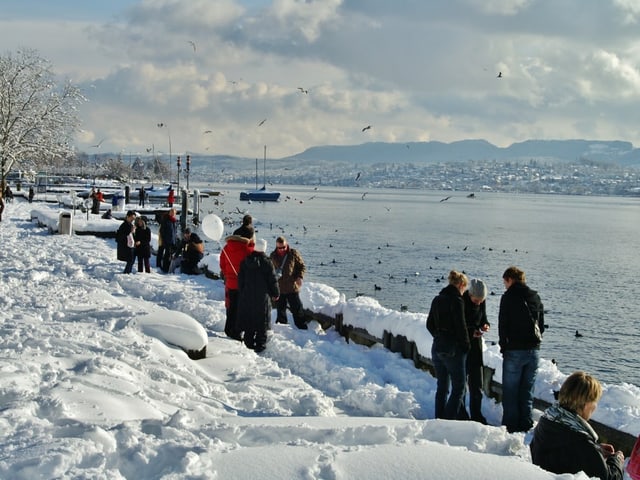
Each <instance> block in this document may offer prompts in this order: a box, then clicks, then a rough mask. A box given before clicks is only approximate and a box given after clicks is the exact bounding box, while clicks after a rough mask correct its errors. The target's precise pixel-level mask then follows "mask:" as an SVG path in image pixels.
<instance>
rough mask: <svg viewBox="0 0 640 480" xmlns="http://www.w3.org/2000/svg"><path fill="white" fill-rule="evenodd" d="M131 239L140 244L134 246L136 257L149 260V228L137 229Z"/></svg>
mask: <svg viewBox="0 0 640 480" xmlns="http://www.w3.org/2000/svg"><path fill="white" fill-rule="evenodd" d="M133 238H134V240H135V241H136V242H140V244H139V245H137V246H136V256H138V257H139V258H149V257H150V256H151V230H149V227H145V228H141V227H137V228H136V231H135V233H134V234H133Z"/></svg>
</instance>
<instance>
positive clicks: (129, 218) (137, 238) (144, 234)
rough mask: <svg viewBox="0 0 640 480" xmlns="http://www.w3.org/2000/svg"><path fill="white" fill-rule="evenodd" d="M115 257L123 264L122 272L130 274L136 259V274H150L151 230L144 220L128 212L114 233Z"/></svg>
mask: <svg viewBox="0 0 640 480" xmlns="http://www.w3.org/2000/svg"><path fill="white" fill-rule="evenodd" d="M116 243H117V257H118V260H120V261H123V262H125V267H124V272H123V273H131V272H132V271H133V265H134V263H135V260H136V258H137V259H138V272H143V271H145V272H146V273H151V263H150V261H149V259H150V258H151V230H150V229H149V227H148V226H147V222H145V220H144V218H142V217H139V216H137V215H136V212H134V211H133V210H129V211H128V212H127V214H126V216H125V219H124V221H123V222H122V223H121V224H120V227H118V231H117V232H116Z"/></svg>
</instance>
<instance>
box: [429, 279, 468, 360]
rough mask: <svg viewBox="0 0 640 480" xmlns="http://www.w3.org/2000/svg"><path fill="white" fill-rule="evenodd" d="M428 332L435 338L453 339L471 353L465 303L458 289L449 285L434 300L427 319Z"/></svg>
mask: <svg viewBox="0 0 640 480" xmlns="http://www.w3.org/2000/svg"><path fill="white" fill-rule="evenodd" d="M427 330H429V333H431V335H432V336H433V338H436V337H439V336H445V337H450V338H453V339H455V341H456V343H457V344H458V345H459V346H460V348H462V350H463V351H465V352H468V351H469V347H470V343H469V334H468V333H467V325H466V322H465V317H464V303H463V301H462V295H461V294H460V290H458V287H456V286H454V285H448V286H446V287H445V288H443V289H442V290H440V293H439V294H438V296H437V297H435V298H434V299H433V301H432V302H431V308H430V309H429V315H428V317H427Z"/></svg>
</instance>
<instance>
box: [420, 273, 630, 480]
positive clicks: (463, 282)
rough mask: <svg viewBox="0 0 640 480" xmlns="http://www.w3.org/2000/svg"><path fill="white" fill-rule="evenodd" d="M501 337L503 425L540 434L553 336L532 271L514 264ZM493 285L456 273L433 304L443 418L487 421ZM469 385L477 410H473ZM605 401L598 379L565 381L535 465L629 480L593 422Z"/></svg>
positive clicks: (537, 445) (536, 438) (576, 376)
mask: <svg viewBox="0 0 640 480" xmlns="http://www.w3.org/2000/svg"><path fill="white" fill-rule="evenodd" d="M502 279H503V282H504V287H505V292H504V294H503V295H502V297H501V299H500V308H499V312H498V336H499V345H500V352H501V353H502V359H503V364H502V410H503V415H502V424H503V425H504V426H506V428H507V430H508V431H509V432H528V431H529V430H531V428H533V425H534V423H533V394H534V385H535V379H536V374H537V370H538V361H539V350H540V344H541V342H542V334H543V333H544V330H545V323H544V307H543V304H542V301H541V299H540V296H539V295H538V293H537V292H536V291H535V290H533V289H531V288H530V287H529V286H528V285H527V283H526V275H525V273H524V271H522V270H521V269H519V268H518V267H515V266H511V267H509V268H507V269H506V270H505V271H504V273H503V274H502ZM486 296H487V287H486V285H485V284H484V282H483V281H482V280H479V279H476V278H474V279H471V280H469V279H468V278H467V276H466V275H465V274H464V273H461V272H458V271H455V270H452V271H451V272H450V273H449V277H448V285H447V286H446V287H445V288H443V289H442V290H441V291H440V292H439V294H438V295H437V296H436V297H435V298H434V299H433V301H432V302H431V307H430V310H429V315H428V317H427V329H428V330H429V332H430V333H431V335H432V336H433V343H432V349H431V358H432V361H433V365H434V369H435V372H436V379H437V385H436V394H435V417H436V418H442V419H449V420H468V419H471V420H474V421H477V422H480V423H483V424H486V419H485V417H484V416H483V415H482V412H481V405H482V384H483V380H482V373H483V360H482V335H483V334H484V333H485V332H487V331H488V330H489V328H490V325H489V322H488V320H487V314H486V307H485V305H486ZM467 384H468V387H469V412H467V409H466V405H465V396H466V387H467ZM601 395H602V387H601V386H600V383H599V382H598V380H596V379H595V378H594V377H592V376H591V375H588V374H586V373H584V372H575V373H573V374H572V375H570V376H569V377H568V378H567V379H566V380H565V382H564V383H563V385H562V387H561V389H560V392H559V395H558V403H557V404H556V405H553V406H552V407H550V408H548V409H547V410H546V411H545V412H544V414H543V416H542V417H541V418H540V421H539V422H538V424H537V425H536V427H535V429H534V431H533V439H532V441H531V444H530V448H531V457H532V460H533V463H535V464H536V465H539V466H541V467H542V468H544V469H546V470H549V471H551V472H554V473H577V472H579V471H584V472H585V473H586V474H587V475H589V476H593V477H598V478H601V479H606V480H610V479H611V480H613V479H621V478H622V467H623V463H624V455H623V453H622V452H620V451H615V449H614V448H613V446H611V445H609V444H601V443H598V435H597V434H596V433H595V432H594V430H593V429H592V427H591V426H590V425H589V423H588V420H589V418H590V417H591V415H592V414H593V412H594V411H595V409H596V405H597V403H598V401H599V399H600V396H601Z"/></svg>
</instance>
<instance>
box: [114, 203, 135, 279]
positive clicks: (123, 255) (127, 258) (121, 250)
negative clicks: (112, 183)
mask: <svg viewBox="0 0 640 480" xmlns="http://www.w3.org/2000/svg"><path fill="white" fill-rule="evenodd" d="M135 218H136V212H134V211H133V210H129V211H128V212H127V216H126V218H125V219H124V221H123V222H122V223H121V224H120V226H119V227H118V231H117V232H116V242H117V245H118V249H117V256H118V260H120V261H122V262H126V264H125V266H124V272H123V273H131V270H132V267H133V261H134V259H135V257H134V251H133V246H134V239H133V233H134V231H135V227H134V226H133V220H134V219H135Z"/></svg>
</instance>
